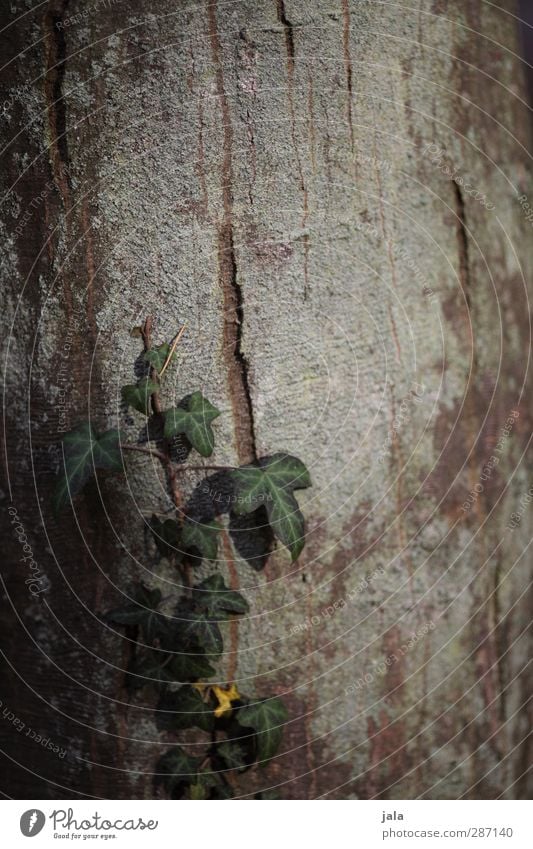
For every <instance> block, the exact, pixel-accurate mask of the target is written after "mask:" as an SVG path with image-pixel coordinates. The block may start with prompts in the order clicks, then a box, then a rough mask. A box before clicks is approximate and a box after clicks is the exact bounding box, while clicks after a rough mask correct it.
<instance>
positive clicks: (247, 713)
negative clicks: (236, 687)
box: [235, 698, 288, 766]
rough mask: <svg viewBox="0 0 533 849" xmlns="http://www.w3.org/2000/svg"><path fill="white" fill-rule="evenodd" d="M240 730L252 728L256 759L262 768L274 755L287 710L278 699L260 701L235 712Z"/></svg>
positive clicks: (281, 735)
mask: <svg viewBox="0 0 533 849" xmlns="http://www.w3.org/2000/svg"><path fill="white" fill-rule="evenodd" d="M235 716H236V719H237V722H238V723H239V725H240V726H241V727H242V728H252V729H253V731H254V732H255V734H256V759H257V761H259V762H260V763H261V765H262V766H264V765H265V764H266V763H267V762H268V761H269V760H271V759H272V758H273V757H274V755H275V754H276V752H277V750H278V747H279V744H280V743H281V738H282V737H283V725H284V723H285V722H286V721H287V719H288V713H287V708H286V707H285V705H284V704H283V702H282V701H281V699H278V698H272V699H261V700H260V701H257V702H252V703H250V704H248V705H246V706H245V707H241V708H239V709H238V710H237V711H236V712H235Z"/></svg>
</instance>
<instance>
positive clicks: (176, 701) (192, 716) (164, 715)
mask: <svg viewBox="0 0 533 849" xmlns="http://www.w3.org/2000/svg"><path fill="white" fill-rule="evenodd" d="M156 724H157V727H158V729H159V730H160V731H165V730H178V731H181V730H182V729H184V728H193V727H196V728H200V729H201V730H202V731H206V732H207V733H209V732H210V731H212V730H213V728H214V716H213V711H212V710H210V709H209V707H208V706H207V705H206V704H205V702H204V701H203V699H202V697H201V695H200V693H199V692H198V690H196V689H195V688H194V687H191V686H189V685H184V686H183V687H180V688H179V689H178V690H167V691H165V692H164V693H163V695H162V696H161V698H160V700H159V704H158V705H157V709H156Z"/></svg>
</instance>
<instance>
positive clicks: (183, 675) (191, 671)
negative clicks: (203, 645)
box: [170, 654, 215, 684]
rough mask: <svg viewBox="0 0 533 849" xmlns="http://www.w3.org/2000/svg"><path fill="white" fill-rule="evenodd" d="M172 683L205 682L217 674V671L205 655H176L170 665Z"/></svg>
mask: <svg viewBox="0 0 533 849" xmlns="http://www.w3.org/2000/svg"><path fill="white" fill-rule="evenodd" d="M170 672H171V674H172V683H174V684H184V683H186V682H188V681H204V680H205V679H206V678H211V676H212V675H214V674H215V670H214V669H213V667H212V666H211V665H210V663H209V661H208V660H206V658H205V657H204V656H203V654H176V655H175V656H174V657H173V658H172V662H171V664H170Z"/></svg>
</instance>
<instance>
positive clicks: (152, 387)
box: [122, 377, 159, 416]
mask: <svg viewBox="0 0 533 849" xmlns="http://www.w3.org/2000/svg"><path fill="white" fill-rule="evenodd" d="M158 391H159V384H158V383H156V382H155V381H154V380H150V378H149V377H143V378H142V380H139V382H138V383H128V385H127V386H123V387H122V398H123V400H124V401H125V402H126V404H127V405H128V406H129V407H133V408H134V409H135V410H138V411H139V413H143V415H145V416H148V415H149V414H150V396H151V395H152V394H153V393H154V392H158Z"/></svg>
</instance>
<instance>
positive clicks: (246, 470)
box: [230, 454, 311, 560]
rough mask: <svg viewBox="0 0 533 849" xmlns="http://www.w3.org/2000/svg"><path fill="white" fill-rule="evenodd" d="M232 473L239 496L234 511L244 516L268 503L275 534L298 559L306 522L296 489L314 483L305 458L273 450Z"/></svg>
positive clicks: (269, 518) (303, 539) (293, 556)
mask: <svg viewBox="0 0 533 849" xmlns="http://www.w3.org/2000/svg"><path fill="white" fill-rule="evenodd" d="M230 474H231V477H232V480H233V483H234V486H235V490H236V496H237V498H236V500H235V502H234V504H233V512H234V513H235V514H236V515H238V516H243V515H246V514H247V513H252V512H253V511H254V510H257V508H258V507H260V506H261V505H264V507H265V508H266V511H267V516H268V521H269V524H270V526H271V528H272V530H273V532H274V534H275V535H276V536H277V538H278V539H279V540H281V542H282V543H283V544H284V545H286V546H287V548H288V549H289V551H290V553H291V557H292V559H293V560H296V558H297V557H298V555H299V554H300V553H301V551H302V549H303V547H304V545H305V522H304V517H303V516H302V513H301V512H300V508H299V507H298V502H297V501H296V498H295V497H294V495H293V491H294V490H295V489H306V488H307V487H309V486H311V478H310V475H309V472H308V471H307V468H306V467H305V465H304V464H303V463H302V461H301V460H299V459H298V458H297V457H292V456H291V455H290V454H273V455H272V456H271V457H263V458H262V459H261V460H260V461H259V464H258V465H254V464H253V465H250V466H241V467H240V468H239V469H234V470H233V471H232V472H231V473H230Z"/></svg>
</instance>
